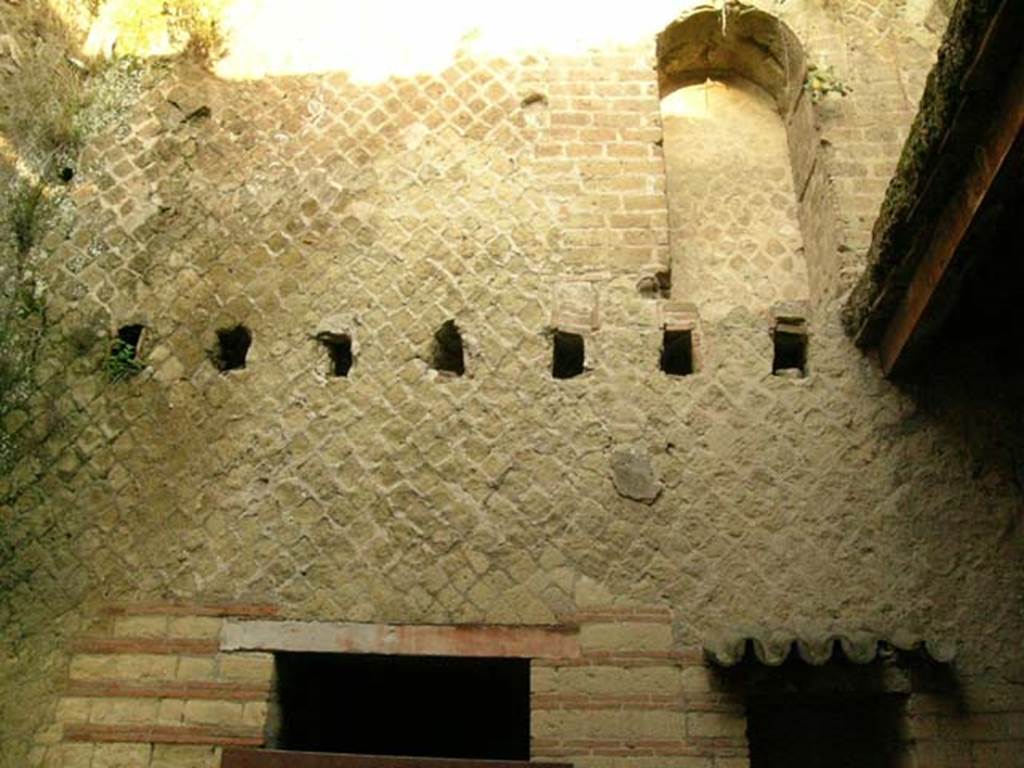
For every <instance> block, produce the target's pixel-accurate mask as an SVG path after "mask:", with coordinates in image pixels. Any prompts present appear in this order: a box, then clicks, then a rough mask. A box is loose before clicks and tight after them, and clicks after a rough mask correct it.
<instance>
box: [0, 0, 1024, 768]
mask: <svg viewBox="0 0 1024 768" xmlns="http://www.w3.org/2000/svg"><path fill="white" fill-rule="evenodd" d="M755 5H756V6H757V7H758V8H759V10H757V11H756V12H755V11H753V10H751V9H748V8H746V7H741V6H736V5H730V6H729V7H728V9H727V10H726V11H724V12H723V11H721V10H719V9H707V8H704V9H698V10H696V11H694V9H693V8H691V7H690V6H692V4H688V3H685V2H681V3H680V4H679V7H678V8H673V9H672V10H671V12H670V13H668V14H667V15H666V17H665V19H664V24H662V25H661V26H660V27H653V28H651V29H650V30H649V31H648V33H647V34H646V35H645V36H644V37H642V38H641V39H637V40H628V41H617V42H615V43H614V44H612V43H609V44H608V45H607V46H605V47H600V48H594V49H590V50H581V51H579V52H577V53H559V54H555V53H550V52H546V51H544V50H537V51H533V52H527V53H524V54H523V55H520V56H515V57H511V56H510V57H505V58H500V59H499V58H495V59H490V58H478V57H473V56H470V55H468V54H462V55H459V56H457V57H456V58H454V60H452V61H451V62H450V63H449V65H448V66H446V67H445V68H444V69H443V70H441V71H437V72H425V73H423V74H421V75H418V76H415V77H402V78H390V79H387V80H384V81H382V82H378V83H374V84H363V83H359V82H355V81H353V80H352V79H351V78H350V77H349V76H348V75H347V74H346V73H345V72H328V73H323V74H317V75H308V76H290V77H266V78H262V79H256V80H251V81H229V80H225V79H220V78H218V77H216V76H214V75H213V74H211V73H210V72H208V71H206V70H205V69H202V68H199V67H197V66H195V65H193V64H190V63H188V62H185V61H181V62H177V61H172V62H171V63H165V64H164V65H162V66H161V67H154V68H153V69H152V70H151V71H150V72H149V73H148V74H147V75H146V77H145V79H144V81H143V87H142V92H141V95H140V97H139V99H138V101H137V103H135V104H134V105H133V106H132V108H131V110H130V112H129V114H128V115H127V116H126V117H125V119H124V120H122V121H120V122H119V123H118V124H117V125H116V126H114V127H113V128H111V129H109V130H107V131H105V132H104V133H102V134H101V135H99V136H97V137H95V138H93V139H91V140H90V141H89V142H88V144H87V146H86V147H85V148H84V150H83V152H82V154H81V157H80V159H79V162H78V164H77V168H76V175H75V178H74V180H73V182H72V183H71V184H70V185H69V186H68V188H67V191H66V195H67V203H66V204H67V205H68V206H70V210H71V212H72V215H71V216H70V219H69V221H70V223H69V224H68V225H67V226H66V227H63V228H55V229H53V230H51V231H50V232H49V233H48V234H47V235H46V236H45V237H44V238H42V240H41V242H40V243H39V244H38V245H36V246H35V256H36V259H37V263H38V264H39V265H40V270H41V274H42V276H43V278H44V279H45V283H46V291H47V294H46V296H47V311H48V319H49V320H51V321H52V323H53V331H52V333H51V335H50V337H49V341H48V342H47V346H46V348H45V350H44V354H43V355H42V357H41V363H40V374H39V376H40V378H41V380H42V381H43V382H44V384H45V392H46V393H47V394H48V395H49V399H47V400H46V402H47V403H49V404H50V407H52V408H53V409H55V412H56V413H58V414H60V416H61V417H62V419H63V421H62V423H63V424H65V428H63V429H61V430H58V431H57V432H56V433H55V434H53V435H51V436H50V437H49V438H48V439H47V441H46V443H45V445H44V449H43V450H42V451H41V452H40V453H38V454H37V455H33V456H30V457H28V458H26V459H25V460H24V461H23V462H22V463H21V464H20V465H19V466H18V467H17V468H16V470H15V471H14V472H13V473H11V474H10V475H9V476H7V477H5V478H3V480H2V483H0V484H2V486H3V488H2V490H3V492H4V498H6V499H8V503H7V504H6V505H5V506H4V507H3V508H2V509H0V515H2V519H3V529H4V531H5V535H6V536H7V537H8V538H9V540H10V542H12V547H13V550H12V551H14V552H16V559H15V560H13V561H11V562H13V563H16V566H17V571H16V573H15V570H14V566H13V565H11V564H10V562H9V563H8V564H7V565H5V566H4V568H7V569H8V570H9V571H10V573H5V574H4V581H3V582H2V583H3V584H4V589H3V591H2V592H0V628H2V632H3V646H2V648H3V655H2V656H0V765H4V766H54V767H56V766H63V767H65V768H83V767H86V766H92V768H101V766H102V767H107V766H109V767H113V766H132V767H134V766H151V767H152V768H157V767H159V768H184V767H185V766H210V768H212V767H213V766H216V765H219V754H220V753H219V750H220V748H222V747H223V746H225V745H230V744H243V745H244V744H253V745H258V744H261V743H263V734H264V725H265V722H266V719H267V716H268V715H267V699H268V696H269V693H268V692H269V689H270V685H271V674H272V656H271V655H270V653H269V652H260V651H253V650H242V651H239V650H232V649H230V648H222V646H221V641H220V638H221V634H220V633H221V631H222V622H224V621H245V620H263V621H276V620H283V619H287V620H291V621H298V622H344V623H353V622H354V623H359V622H364V623H373V624H395V625H403V624H441V625H448V624H497V625H513V626H517V625H523V626H533V625H556V626H559V627H568V628H569V630H568V631H572V632H574V633H577V634H578V637H579V643H580V647H581V648H582V657H579V658H568V657H564V658H561V657H560V658H553V659H552V658H549V659H544V660H540V661H536V662H535V663H534V666H533V679H532V695H533V702H534V704H533V710H534V711H533V721H532V728H533V743H534V747H533V754H534V756H536V757H538V758H550V759H558V760H565V761H569V762H573V763H574V764H576V765H578V766H583V767H584V768H603V767H604V766H608V767H609V768H610V767H611V766H636V767H638V768H646V767H648V766H649V767H650V768H655V766H657V768H684V766H685V767H686V768H691V767H692V768H740V766H746V765H748V764H749V763H748V757H747V747H746V741H745V737H744V733H745V730H744V729H745V724H744V717H743V704H742V700H738V699H737V698H736V697H735V695H734V694H732V693H730V692H728V691H723V690H721V689H720V688H719V687H718V685H719V684H718V681H717V678H715V676H714V674H713V672H712V671H711V670H710V669H709V667H708V666H707V665H706V663H705V661H704V657H703V654H702V651H701V649H702V648H703V647H704V645H705V644H706V643H709V642H710V641H711V640H712V639H713V638H715V637H719V636H722V635H729V636H733V635H737V634H739V635H743V634H749V635H751V636H762V635H767V634H773V633H774V634H778V635H786V636H792V637H809V638H823V637H828V636H829V635H833V634H834V635H837V636H838V635H850V634H857V633H870V634H873V635H874V636H878V637H886V636H894V635H895V634H897V633H903V634H908V633H909V635H911V636H913V637H914V638H918V639H927V640H930V641H934V642H942V643H952V644H954V645H955V647H956V649H957V654H956V660H955V662H954V668H955V675H956V679H957V681H958V685H959V691H960V692H959V699H957V700H954V699H951V698H949V697H948V696H946V697H944V696H941V695H932V694H931V693H928V692H921V691H918V690H916V689H914V688H913V687H912V686H911V685H910V684H907V686H905V687H904V688H901V689H900V690H901V691H902V693H904V694H906V695H907V696H908V697H909V702H910V703H909V704H908V709H907V717H908V718H909V723H910V724H909V728H908V731H907V734H908V735H907V746H906V748H907V750H908V753H907V754H908V756H909V757H908V760H911V761H912V762H910V763H909V764H910V765H914V766H920V767H921V768H924V766H929V767H930V768H937V767H940V766H949V767H950V768H952V767H953V766H958V767H959V766H972V767H973V768H989V767H990V766H998V767H999V768H1006V767H1008V766H1014V765H1020V763H1019V754H1020V752H1021V749H1022V748H1024V744H1022V743H1021V741H1022V738H1024V737H1022V734H1024V690H1022V688H1021V684H1022V682H1024V668H1022V661H1021V652H1020V637H1021V636H1022V633H1024V605H1022V603H1021V600H1022V594H1024V590H1022V586H1024V585H1022V575H1021V574H1022V573H1024V571H1022V568H1021V566H1022V565H1024V545H1022V540H1021V534H1020V528H1019V520H1020V514H1021V504H1022V501H1021V490H1020V488H1019V487H1018V485H1017V484H1016V482H1015V480H1014V476H1013V472H1012V467H1011V466H1009V465H1008V463H1007V462H1006V460H1005V457H1003V456H1001V455H998V454H997V453H996V452H995V450H994V449H993V448H992V446H990V445H989V444H988V443H987V440H986V437H987V435H988V434H989V431H988V425H989V421H988V420H989V419H998V418H1002V415H1001V414H999V413H995V414H992V413H988V412H985V413H984V414H983V415H982V416H980V417H978V418H975V417H973V416H972V415H971V414H972V412H971V411H970V409H969V408H968V403H967V402H966V401H965V400H964V399H963V397H962V396H961V395H962V393H961V390H960V387H959V385H958V383H957V382H955V381H944V382H940V383H938V384H936V386H935V387H934V388H933V389H931V390H929V391H928V393H927V396H926V397H919V396H915V394H914V393H912V392H908V391H901V390H900V389H899V388H897V387H896V386H895V385H893V384H892V383H890V382H888V381H886V380H885V379H883V378H882V376H881V375H880V373H879V371H878V370H877V368H876V367H875V366H874V365H873V364H872V362H871V361H870V360H869V359H867V358H866V357H864V356H863V354H862V353H861V352H860V351H859V350H858V349H856V348H855V347H854V345H853V344H852V342H851V341H850V340H849V339H848V337H847V336H846V335H845V334H844V333H843V329H842V327H841V322H840V316H839V311H840V307H841V305H842V300H843V299H844V298H845V296H846V294H847V293H848V291H849V289H850V287H851V286H852V285H853V283H854V282H855V281H856V279H857V278H858V276H859V275H860V274H861V273H862V271H863V269H864V264H865V250H866V248H867V245H868V242H869V238H870V233H871V227H872V224H873V222H874V220H875V217H876V215H877V213H878V209H879V205H880V203H881V200H882V197H883V193H884V191H885V189H886V185H887V184H888V181H889V179H890V178H891V176H892V173H893V171H894V169H895V165H896V162H897V158H898V157H899V153H900V148H901V146H902V142H903V140H904V139H905V137H906V135H907V131H908V128H909V126H910V124H911V121H912V120H913V117H914V114H915V111H916V105H917V99H918V97H919V95H920V93H921V91H922V88H923V85H924V81H925V77H926V76H927V73H928V71H929V69H930V67H931V66H932V64H933V62H934V55H935V51H936V49H937V47H938V44H939V34H940V33H941V29H942V22H944V19H945V17H944V15H943V14H942V13H941V12H940V11H939V10H938V9H937V8H935V9H933V8H931V7H930V4H928V3H921V2H917V3H900V2H889V0H843V1H842V2H839V1H837V0H831V1H827V2H817V0H790V1H789V2H786V3H773V2H768V0H765V2H758V3H755ZM926 6H927V7H926ZM925 11H928V12H929V13H925ZM18 12H19V10H18V7H17V6H9V5H5V6H3V9H2V10H0V14H3V15H6V16H10V15H12V14H17V13H18ZM627 12H628V9H626V8H624V9H623V13H627ZM680 13H682V14H683V19H682V20H681V21H680V22H679V26H678V27H677V28H675V31H672V30H669V32H667V33H666V34H667V35H669V37H671V36H672V35H676V34H679V35H687V34H696V35H700V34H711V33H710V32H707V30H709V29H719V30H720V29H722V26H723V25H724V27H725V29H726V32H725V33H724V34H722V35H721V39H720V40H719V39H711V38H707V39H706V42H708V45H709V46H710V48H709V50H710V49H713V48H715V47H716V46H718V47H720V46H728V45H731V43H730V40H732V38H730V36H729V32H728V30H729V26H728V25H729V24H730V23H733V22H735V23H736V25H737V26H736V27H735V29H736V30H740V31H742V30H743V29H753V30H763V29H776V30H778V34H779V35H780V36H781V37H780V39H782V38H784V39H785V40H786V41H788V44H790V45H792V44H793V43H794V42H795V43H796V44H798V45H799V47H800V49H799V50H791V49H787V52H786V54H785V61H784V62H783V63H786V64H787V66H788V67H790V68H791V70H790V71H787V67H786V66H783V67H782V69H781V70H780V71H781V72H782V75H781V76H778V77H776V79H775V80H772V79H771V78H765V79H762V80H758V77H759V75H758V72H759V70H758V67H760V66H768V64H771V66H777V65H779V60H778V59H771V61H769V62H768V64H766V63H765V61H761V60H756V61H750V60H748V59H747V58H744V57H736V58H735V59H734V60H733V59H728V57H725V59H723V60H727V61H733V65H734V66H735V67H736V71H729V72H724V71H715V72H698V71H697V70H696V69H694V68H693V67H692V66H690V65H686V66H683V65H680V67H679V68H677V69H676V70H671V71H670V69H666V68H665V67H664V66H663V65H664V63H665V62H664V61H663V62H661V64H660V65H659V60H658V56H657V50H656V39H657V36H658V34H659V33H661V32H662V31H663V30H665V29H666V28H668V27H669V25H670V24H671V23H672V22H673V21H675V20H676V18H677V17H678V16H679V14H680ZM753 13H756V14H759V15H757V16H750V15H749V14H753ZM694 14H696V15H694ZM701 14H703V16H702V15H701ZM708 14H711V15H712V16H713V17H714V19H715V24H714V25H711V26H708V23H707V19H708V18H709V16H708ZM743 14H748V16H747V19H748V21H745V22H741V21H740V20H739V19H740V17H741V16H742V15H743ZM926 18H927V19H928V20H929V23H930V26H927V25H925V24H924V21H923V20H924V19H926ZM687 19H691V24H693V22H692V20H693V19H697V22H696V23H695V24H694V25H693V26H687V23H686V20H687ZM750 19H754V21H750ZM766 19H767V20H770V25H769V26H767V27H765V26H764V25H765V24H767V22H766V21H765V20H766ZM744 24H748V25H750V26H749V27H744V26H743V25H744ZM716 25H717V26H716ZM702 30H703V31H702ZM611 32H614V30H612V31H611ZM751 34H754V33H753V32H752V33H751ZM757 34H758V35H760V34H762V32H761V31H757ZM666 39H668V38H666ZM769 48H770V46H769ZM773 55H774V54H773ZM771 62H775V63H774V64H772V63H771ZM808 63H828V64H832V65H834V68H835V72H836V73H837V75H838V77H840V78H842V80H843V81H844V83H845V84H847V85H848V86H849V87H851V88H852V93H851V94H850V95H849V96H847V97H846V98H839V97H838V96H829V97H826V98H825V99H823V100H822V101H821V102H820V103H817V104H812V103H811V101H810V98H809V97H808V96H807V95H806V94H805V93H804V92H803V90H802V83H803V77H804V72H803V67H805V66H806V65H807V64H808ZM659 66H661V68H662V70H663V71H659ZM687 67H689V68H687ZM698 69H699V68H698ZM707 77H711V82H705V79H706V78H707ZM773 88H775V89H776V90H772V89H773ZM662 97H665V100H664V104H662ZM666 272H669V273H670V275H671V280H670V287H668V288H667V290H666V291H663V290H661V289H660V288H658V287H657V286H660V285H661V284H662V282H664V278H663V277H658V275H659V274H662V275H663V274H664V273H666ZM659 281H662V282H659ZM650 286H655V288H654V289H651V288H650ZM779 305H783V306H785V307H788V308H789V310H788V311H789V312H790V313H792V311H794V310H795V311H796V312H797V313H799V314H801V315H802V316H803V317H804V318H805V319H806V320H807V323H808V329H809V352H808V366H807V367H808V375H807V376H806V377H803V378H791V377H777V376H773V375H772V335H771V330H772V326H773V322H774V319H775V317H776V316H777V315H778V311H777V308H778V306H779ZM449 320H454V321H455V323H456V325H457V327H458V329H459V331H460V333H461V336H462V342H463V346H464V355H465V372H464V375H462V376H458V377H456V376H451V375H445V374H443V373H439V372H438V371H436V370H434V369H433V368H432V367H431V364H432V355H433V343H434V334H435V333H436V331H437V329H438V328H440V327H441V326H442V325H443V324H444V323H445V322H447V321H449ZM129 324H142V325H144V326H145V335H144V342H143V348H142V361H143V362H144V363H145V366H146V368H145V371H144V372H143V373H142V374H140V375H139V376H136V377H134V378H131V379H129V380H127V381H124V382H120V383H117V384H111V383H110V382H109V381H108V380H107V379H105V378H104V375H103V372H102V367H103V361H104V359H105V358H106V356H107V355H108V353H109V343H108V339H109V338H110V337H112V336H113V335H114V334H116V331H117V329H118V328H119V327H121V326H124V325H129ZM239 324H242V325H244V326H245V327H246V328H247V329H249V331H250V332H251V334H252V346H251V348H250V349H249V351H248V355H247V358H246V364H245V367H244V368H243V369H237V370H231V371H228V372H221V371H220V370H218V368H217V366H216V365H215V364H214V363H213V362H212V360H211V355H213V354H214V350H215V348H216V344H217V331H218V330H223V329H230V328H233V327H235V326H237V325H239ZM673 327H674V328H684V329H687V330H690V329H692V330H693V332H694V333H693V338H694V362H695V365H694V368H695V370H694V373H693V374H691V375H688V376H669V375H666V374H665V373H663V372H662V371H660V370H659V354H660V348H661V344H662V338H663V331H664V330H665V328H673ZM81 329H85V333H90V332H91V333H93V334H95V333H96V332H99V334H100V335H101V336H102V337H103V339H104V341H103V342H102V343H98V344H95V345H93V346H92V348H91V349H89V350H88V351H84V352H83V351H82V350H81V349H79V348H77V347H74V345H71V344H69V343H68V342H67V339H68V338H70V337H71V336H72V335H74V334H76V333H81V332H82V331H81ZM555 330H565V331H569V332H572V333H579V334H582V335H583V336H584V339H585V343H586V369H585V372H584V373H583V374H582V375H580V376H577V377H575V378H571V379H564V380H554V379H552V377H551V354H552V349H551V347H552V333H553V332H554V331H555ZM322 333H330V334H344V335H347V336H348V337H349V338H350V339H351V344H352V352H353V364H352V367H351V369H350V370H349V372H348V375H347V376H346V377H334V376H330V375H329V373H330V365H331V361H330V360H329V357H328V353H327V351H326V350H325V348H324V346H323V345H322V344H320V343H319V342H318V341H317V340H316V336H317V334H322ZM40 402H42V400H40ZM623 475H626V476H627V478H626V480H625V481H624V479H623ZM112 602H114V603H117V604H119V605H122V606H123V605H128V606H133V605H134V606H136V607H135V608H131V607H129V608H123V609H118V610H113V609H110V608H109V604H110V603H112ZM139 606H141V607H139ZM211 606H213V607H211ZM218 606H219V607H218ZM240 606H241V607H240ZM83 637H84V639H83ZM75 638H79V639H78V640H75ZM119 638H120V639H119ZM76 643H77V645H76ZM1015 761H1016V762H1015Z"/></svg>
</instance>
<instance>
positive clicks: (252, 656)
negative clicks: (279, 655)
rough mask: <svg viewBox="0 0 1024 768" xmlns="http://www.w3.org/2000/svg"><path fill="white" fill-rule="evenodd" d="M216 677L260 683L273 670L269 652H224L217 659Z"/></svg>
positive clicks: (266, 678)
mask: <svg viewBox="0 0 1024 768" xmlns="http://www.w3.org/2000/svg"><path fill="white" fill-rule="evenodd" d="M218 663H219V670H218V678H219V679H221V680H224V681H228V682H236V683H262V682H266V681H267V680H270V678H271V675H272V674H273V671H274V655H273V654H271V653H225V654H222V655H221V656H220V657H219V659H218Z"/></svg>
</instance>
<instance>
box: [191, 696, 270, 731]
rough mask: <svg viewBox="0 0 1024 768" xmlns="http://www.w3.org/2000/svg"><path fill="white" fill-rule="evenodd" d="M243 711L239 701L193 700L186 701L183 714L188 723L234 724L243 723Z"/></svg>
mask: <svg viewBox="0 0 1024 768" xmlns="http://www.w3.org/2000/svg"><path fill="white" fill-rule="evenodd" d="M243 712H244V705H243V704H241V703H240V702H235V701H204V700H195V701H189V702H186V704H185V711H184V715H185V722H186V723H187V724H189V725H221V726H235V725H242V724H243V722H244V719H245V718H244V717H243ZM259 725H262V723H259Z"/></svg>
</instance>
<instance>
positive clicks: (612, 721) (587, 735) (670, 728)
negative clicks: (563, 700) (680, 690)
mask: <svg viewBox="0 0 1024 768" xmlns="http://www.w3.org/2000/svg"><path fill="white" fill-rule="evenodd" d="M530 729H531V735H532V736H533V737H534V738H538V739H648V740H661V739H681V738H682V737H683V733H684V730H683V729H684V722H683V713H682V712H673V711H668V710H642V709H638V710H629V709H622V710H619V709H610V710H566V709H550V710H541V711H538V712H534V713H533V714H532V717H531V725H530Z"/></svg>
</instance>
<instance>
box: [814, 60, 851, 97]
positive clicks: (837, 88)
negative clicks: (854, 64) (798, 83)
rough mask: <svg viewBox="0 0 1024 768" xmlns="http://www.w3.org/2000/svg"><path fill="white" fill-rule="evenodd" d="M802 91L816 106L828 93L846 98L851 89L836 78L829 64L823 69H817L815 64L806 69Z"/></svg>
mask: <svg viewBox="0 0 1024 768" xmlns="http://www.w3.org/2000/svg"><path fill="white" fill-rule="evenodd" d="M804 90H805V91H806V92H807V93H809V94H811V101H813V102H814V103H815V104H817V103H818V102H820V101H821V100H822V99H824V98H825V97H826V96H828V95H829V94H830V93H837V94H839V95H840V96H846V95H847V94H848V93H850V92H851V91H852V90H853V89H852V88H850V86H848V85H847V84H846V83H844V82H843V81H842V80H840V79H839V78H838V77H836V73H835V71H834V70H833V68H832V65H831V64H829V65H828V66H825V67H819V66H817V65H815V64H811V65H810V66H809V67H808V68H807V79H806V80H804Z"/></svg>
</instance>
